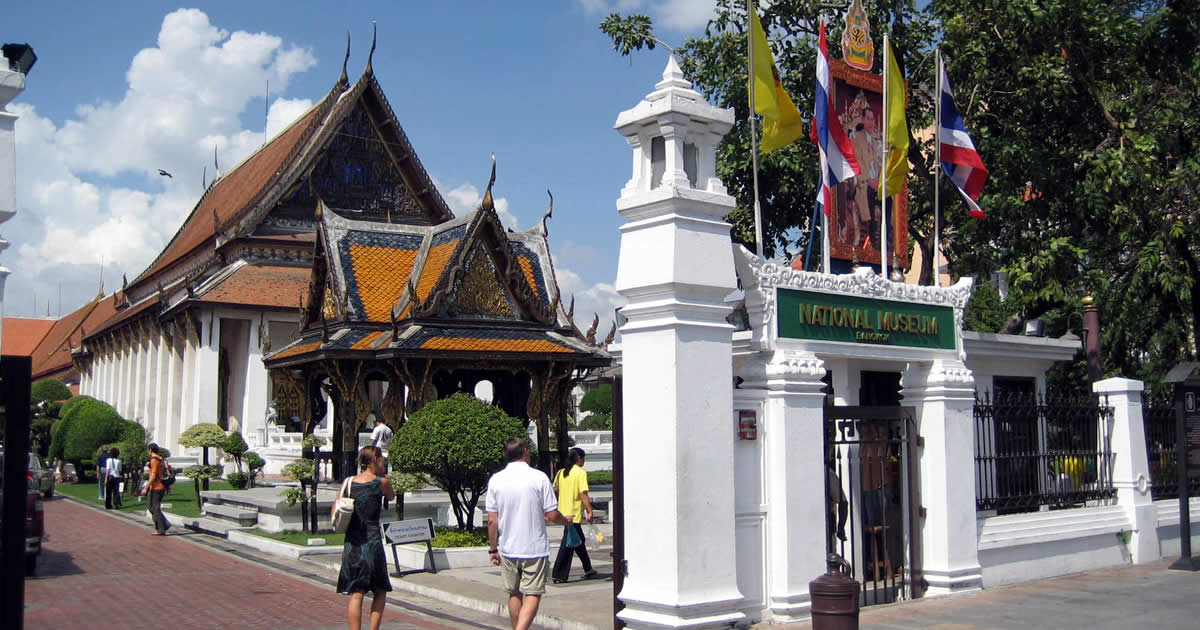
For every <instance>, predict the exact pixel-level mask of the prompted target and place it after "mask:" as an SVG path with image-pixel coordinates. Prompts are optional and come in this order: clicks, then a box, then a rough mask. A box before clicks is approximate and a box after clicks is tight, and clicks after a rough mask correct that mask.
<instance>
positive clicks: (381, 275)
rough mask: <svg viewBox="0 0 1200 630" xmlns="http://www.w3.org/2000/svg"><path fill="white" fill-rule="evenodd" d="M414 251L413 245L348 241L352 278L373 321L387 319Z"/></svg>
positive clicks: (409, 271)
mask: <svg viewBox="0 0 1200 630" xmlns="http://www.w3.org/2000/svg"><path fill="white" fill-rule="evenodd" d="M418 253H420V252H419V251H418V250H415V249H394V248H390V247H374V246H371V245H358V244H351V245H350V260H351V265H352V266H353V271H354V280H355V283H356V285H357V287H358V297H359V299H360V300H362V305H363V310H364V311H365V313H366V316H367V319H369V320H371V321H373V322H386V321H390V320H391V314H392V306H394V305H395V304H396V302H397V301H398V300H399V299H400V295H401V294H402V293H404V289H405V288H406V287H407V286H408V277H409V275H411V274H412V269H413V263H415V262H416V260H417V254H418ZM442 266H445V262H443V263H442Z"/></svg>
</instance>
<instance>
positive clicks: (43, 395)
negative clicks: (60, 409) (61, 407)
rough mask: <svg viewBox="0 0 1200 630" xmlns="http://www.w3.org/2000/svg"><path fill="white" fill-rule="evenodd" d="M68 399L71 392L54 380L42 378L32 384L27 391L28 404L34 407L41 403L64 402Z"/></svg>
mask: <svg viewBox="0 0 1200 630" xmlns="http://www.w3.org/2000/svg"><path fill="white" fill-rule="evenodd" d="M70 397H71V390H70V389H68V388H67V386H66V384H64V383H63V382H62V381H60V380H58V379H56V378H44V379H42V380H40V381H38V382H36V383H34V384H33V386H32V387H31V388H30V391H29V402H31V403H33V404H35V405H36V404H38V403H42V402H56V401H60V400H66V399H68V398H70Z"/></svg>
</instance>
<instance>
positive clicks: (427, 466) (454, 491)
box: [388, 394, 526, 530]
mask: <svg viewBox="0 0 1200 630" xmlns="http://www.w3.org/2000/svg"><path fill="white" fill-rule="evenodd" d="M525 437H526V433H525V428H524V427H523V426H521V421H520V420H517V419H516V418H513V417H512V416H510V415H508V414H507V413H504V411H503V410H502V409H500V408H499V407H493V406H492V405H489V404H487V403H484V402H483V401H481V400H479V399H478V398H475V397H474V396H471V395H470V394H455V395H453V396H450V397H449V398H443V399H441V400H436V401H434V402H431V403H429V404H428V405H425V406H424V407H422V408H421V409H420V410H418V411H417V412H415V413H413V414H412V415H411V416H410V417H409V419H408V422H406V423H404V426H402V427H400V429H399V430H398V431H396V435H395V438H394V439H393V440H392V448H391V450H390V452H389V453H388V457H389V458H390V460H391V464H392V469H393V470H397V471H400V472H407V473H418V474H423V475H426V476H427V477H428V478H429V479H430V480H431V481H432V482H433V484H434V485H436V486H437V487H439V488H441V489H442V490H445V491H446V492H447V493H449V494H450V506H451V507H452V508H453V509H454V517H455V518H456V519H457V520H458V528H459V529H464V530H471V529H474V527H475V506H476V505H478V503H479V497H480V496H482V495H483V492H484V490H486V489H487V482H488V478H489V477H491V476H492V474H494V473H495V472H497V471H499V470H500V469H501V468H503V467H504V463H503V450H504V442H505V441H507V440H510V439H512V438H522V439H523V438H525Z"/></svg>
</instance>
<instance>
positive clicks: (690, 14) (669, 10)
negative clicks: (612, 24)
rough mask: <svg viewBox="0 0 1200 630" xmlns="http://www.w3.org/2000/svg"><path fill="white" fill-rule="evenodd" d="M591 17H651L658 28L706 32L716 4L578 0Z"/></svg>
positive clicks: (691, 0) (669, 0)
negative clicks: (626, 15)
mask: <svg viewBox="0 0 1200 630" xmlns="http://www.w3.org/2000/svg"><path fill="white" fill-rule="evenodd" d="M579 5H580V6H581V7H583V10H584V11H586V12H587V14H588V15H600V14H609V13H622V14H626V13H636V12H644V13H648V14H650V17H651V18H653V19H654V24H655V26H659V27H663V28H666V29H668V30H675V31H692V30H696V29H699V28H704V26H705V25H707V24H708V21H709V19H711V18H712V17H713V15H714V7H715V3H714V2H713V0H579Z"/></svg>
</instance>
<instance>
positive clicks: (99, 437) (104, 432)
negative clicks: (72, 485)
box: [62, 400, 125, 468]
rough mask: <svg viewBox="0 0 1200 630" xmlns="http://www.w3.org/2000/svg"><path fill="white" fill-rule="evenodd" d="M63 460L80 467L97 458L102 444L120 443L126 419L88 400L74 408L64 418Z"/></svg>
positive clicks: (109, 408) (108, 407) (102, 405)
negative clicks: (88, 460) (83, 463)
mask: <svg viewBox="0 0 1200 630" xmlns="http://www.w3.org/2000/svg"><path fill="white" fill-rule="evenodd" d="M63 421H64V424H65V425H66V429H65V431H64V433H65V436H64V438H65V439H64V442H65V444H64V446H63V456H62V457H63V459H64V460H66V461H69V462H74V463H75V465H76V468H79V467H80V465H81V464H82V462H83V461H84V460H87V459H92V458H94V456H95V454H96V450H97V449H98V448H100V445H101V444H108V443H115V442H119V441H120V440H121V429H122V428H123V425H124V424H125V420H123V419H122V418H121V416H120V415H118V414H117V411H116V410H115V409H113V408H112V407H111V406H109V405H108V403H105V402H101V401H99V400H85V401H81V402H80V403H78V404H76V405H74V406H72V407H71V409H70V411H69V412H67V416H66V417H65V418H63Z"/></svg>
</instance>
